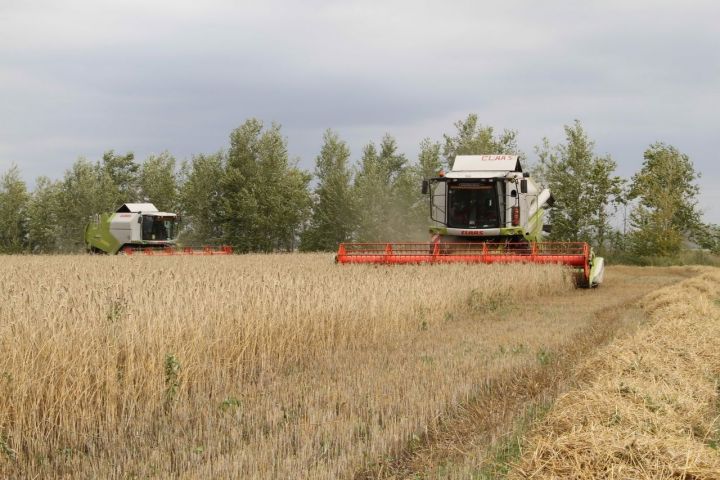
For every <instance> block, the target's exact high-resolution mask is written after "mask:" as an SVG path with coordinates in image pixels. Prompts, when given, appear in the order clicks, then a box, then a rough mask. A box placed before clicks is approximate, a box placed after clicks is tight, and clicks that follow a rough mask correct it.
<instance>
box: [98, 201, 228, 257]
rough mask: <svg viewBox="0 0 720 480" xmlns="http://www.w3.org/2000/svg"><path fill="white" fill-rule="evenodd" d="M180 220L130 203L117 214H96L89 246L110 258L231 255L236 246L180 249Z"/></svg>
mask: <svg viewBox="0 0 720 480" xmlns="http://www.w3.org/2000/svg"><path fill="white" fill-rule="evenodd" d="M179 230H180V229H179V218H178V216H177V214H175V213H167V212H160V211H158V209H157V208H155V205H153V204H152V203H126V204H124V205H123V206H122V207H120V208H118V210H117V212H115V213H104V214H102V215H96V216H95V218H94V219H93V221H92V222H91V223H89V224H87V226H86V227H85V245H86V246H87V249H88V251H90V252H92V253H107V254H110V255H115V254H125V255H133V254H135V253H140V254H144V255H229V254H231V253H232V247H228V246H222V247H200V248H194V247H183V248H178V246H177V243H176V239H177V234H178V233H179Z"/></svg>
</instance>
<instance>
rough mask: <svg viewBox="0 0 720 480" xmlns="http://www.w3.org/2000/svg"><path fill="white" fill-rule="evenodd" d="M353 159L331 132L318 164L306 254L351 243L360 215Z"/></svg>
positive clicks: (305, 237) (304, 238)
mask: <svg viewBox="0 0 720 480" xmlns="http://www.w3.org/2000/svg"><path fill="white" fill-rule="evenodd" d="M349 159H350V149H349V148H348V146H347V144H346V143H345V142H344V141H342V140H341V139H340V137H339V136H338V134H337V133H335V132H333V131H332V130H327V131H326V132H325V134H324V135H323V146H322V148H321V150H320V155H318V156H317V158H316V160H315V176H316V177H317V179H318V185H317V187H316V188H315V195H314V201H313V209H312V217H311V219H310V224H309V225H308V227H307V228H306V229H305V231H304V232H303V234H302V242H301V244H300V248H301V249H302V250H305V251H314V250H326V251H327V250H335V249H336V248H337V245H338V244H339V243H341V242H346V241H348V240H350V239H351V237H352V234H353V232H354V230H355V225H356V222H357V220H356V217H357V214H356V208H355V201H354V199H353V195H352V183H351V182H352V173H351V172H350V168H349V165H348V162H349Z"/></svg>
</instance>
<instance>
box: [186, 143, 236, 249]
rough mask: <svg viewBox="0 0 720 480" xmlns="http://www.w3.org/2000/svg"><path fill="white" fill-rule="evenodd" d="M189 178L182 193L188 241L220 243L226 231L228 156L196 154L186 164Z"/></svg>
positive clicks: (193, 242) (191, 242)
mask: <svg viewBox="0 0 720 480" xmlns="http://www.w3.org/2000/svg"><path fill="white" fill-rule="evenodd" d="M182 174H183V177H184V178H185V181H184V182H183V183H182V185H181V187H180V190H179V192H178V201H179V205H180V212H181V213H182V214H183V216H182V224H183V230H182V235H181V240H182V241H183V242H184V243H187V244H218V243H221V242H222V240H223V236H224V231H223V221H224V217H225V215H224V212H223V209H222V208H223V201H222V196H223V191H222V184H223V181H224V180H223V178H224V176H225V155H224V154H223V153H222V152H218V153H214V154H212V155H196V156H194V157H193V158H192V160H191V161H190V162H189V163H184V164H183V166H182Z"/></svg>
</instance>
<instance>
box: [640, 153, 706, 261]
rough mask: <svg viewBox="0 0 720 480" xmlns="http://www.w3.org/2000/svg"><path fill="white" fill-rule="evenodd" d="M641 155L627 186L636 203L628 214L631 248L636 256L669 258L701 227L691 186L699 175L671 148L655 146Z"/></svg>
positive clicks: (696, 191)
mask: <svg viewBox="0 0 720 480" xmlns="http://www.w3.org/2000/svg"><path fill="white" fill-rule="evenodd" d="M643 156H644V159H645V160H644V162H643V165H642V168H641V169H640V171H639V172H638V173H636V174H635V175H634V176H633V178H632V183H631V186H630V199H632V200H637V202H638V203H637V206H636V208H635V209H634V210H633V211H632V213H631V214H630V222H631V225H632V227H633V232H632V233H631V235H630V241H631V245H632V249H633V252H634V253H636V254H638V255H657V256H672V255H675V254H677V253H679V252H680V249H681V247H682V242H683V239H685V238H690V237H693V236H694V234H695V232H697V231H698V230H699V229H700V227H701V225H702V223H701V219H700V212H699V211H698V209H697V195H698V193H699V191H700V190H699V187H698V186H697V185H696V184H695V181H696V180H697V179H698V178H699V177H700V176H699V174H697V173H696V172H695V168H694V166H693V164H692V162H691V161H690V158H689V157H688V156H687V155H685V154H683V153H681V152H680V151H679V150H678V149H677V148H675V147H673V146H671V145H666V144H664V143H661V142H658V143H655V144H653V145H651V146H650V147H649V148H648V149H647V150H645V153H644V155H643Z"/></svg>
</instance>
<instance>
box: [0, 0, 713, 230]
mask: <svg viewBox="0 0 720 480" xmlns="http://www.w3.org/2000/svg"><path fill="white" fill-rule="evenodd" d="M719 23H720V3H719V2H717V1H687V0H686V1H682V2H680V1H672V2H671V1H657V0H656V1H630V0H626V1H608V0H605V1H577V0H576V1H543V2H539V1H530V0H528V1H499V0H498V1H494V2H480V1H477V0H474V1H451V0H447V1H443V2H440V1H418V0H415V1H409V0H402V1H392V0H386V1H368V0H363V1H359V0H358V1H355V0H352V1H334V2H331V1H321V0H311V1H304V2H293V1H290V0H266V1H262V2H260V1H221V0H206V1H197V0H172V1H170V0H163V1H153V0H116V1H112V2H110V1H98V0H59V1H58V0H55V1H33V0H0V172H4V171H6V170H7V168H9V166H10V165H11V164H13V163H14V164H17V165H18V166H19V167H20V169H21V172H22V174H23V177H24V178H25V179H26V180H27V181H28V183H29V184H30V185H33V184H34V178H35V177H37V176H39V175H47V176H50V177H51V178H60V177H61V176H62V174H63V172H64V171H65V169H67V168H68V167H70V166H71V165H72V163H73V162H74V161H75V160H76V159H77V158H78V157H81V156H83V157H86V158H88V159H91V160H96V159H99V158H100V156H101V154H102V152H103V151H105V150H108V149H114V150H116V151H118V152H120V153H125V152H127V151H132V152H135V154H136V156H137V158H138V159H139V160H143V159H144V158H146V157H147V155H149V154H151V153H159V152H161V151H163V150H169V151H170V152H171V153H173V154H174V155H175V156H176V157H177V158H178V159H179V160H182V159H186V158H189V157H190V156H191V155H192V154H196V153H209V152H213V151H217V150H219V149H221V148H225V147H226V145H227V138H228V134H229V133H230V131H231V130H232V129H233V128H235V127H237V126H239V125H240V124H241V123H242V122H243V121H244V120H245V119H247V118H249V117H257V118H259V119H261V120H263V121H265V122H267V123H269V122H271V121H276V122H278V123H280V124H281V125H282V127H283V132H284V134H285V135H286V136H287V138H288V142H289V149H290V153H291V155H292V156H293V157H297V158H299V159H300V165H301V166H302V167H304V168H307V169H312V167H313V164H314V158H315V156H316V155H317V153H318V151H319V149H320V145H321V140H322V132H323V130H325V129H326V128H333V129H335V130H336V131H338V132H339V134H340V136H341V137H342V138H343V139H345V140H346V141H347V142H348V143H349V145H350V147H351V149H352V152H353V158H354V159H357V158H359V156H360V153H361V148H362V146H363V145H364V144H366V143H367V142H369V141H378V140H379V139H380V138H381V137H382V135H383V134H384V133H386V132H387V133H390V134H391V135H393V136H395V137H396V138H397V139H398V143H399V145H400V147H401V149H402V151H403V152H405V153H406V154H407V155H408V157H410V158H412V159H414V157H415V156H416V154H417V150H418V146H417V145H418V144H419V142H420V141H421V140H422V139H423V138H424V137H430V138H433V139H437V140H439V139H441V138H442V134H443V133H446V132H447V133H450V132H452V131H453V123H454V122H455V121H457V120H459V119H461V118H465V117H466V116H467V114H468V113H471V112H475V113H477V114H478V115H479V118H480V121H481V122H482V123H483V124H486V125H492V126H494V127H495V128H497V129H498V130H502V129H504V128H510V129H515V130H517V131H518V132H519V141H520V147H521V148H522V150H523V151H524V152H525V153H526V154H528V156H529V157H530V158H533V157H534V154H533V148H534V146H535V145H537V144H539V143H540V142H541V140H542V138H543V137H545V136H547V137H548V138H549V139H550V140H551V142H553V143H556V142H559V141H562V140H563V125H565V124H569V123H571V122H572V121H573V120H574V119H579V120H581V121H582V122H583V124H584V126H585V128H586V130H587V131H588V133H589V134H590V136H591V137H592V138H593V139H595V140H596V151H597V153H599V154H606V153H608V154H610V155H612V156H613V158H614V159H615V160H616V161H617V162H618V165H619V167H618V172H619V173H620V174H621V175H623V176H630V175H632V173H634V172H635V171H636V170H637V169H638V168H639V167H640V165H641V163H642V152H643V151H644V150H645V148H647V146H648V145H649V144H651V143H653V142H655V141H664V142H667V143H670V144H673V145H675V146H677V147H678V148H679V149H680V150H681V151H683V152H685V153H687V154H688V155H690V157H691V159H692V160H693V162H694V164H695V167H696V169H697V170H699V171H701V172H702V174H703V178H702V180H701V187H702V197H701V207H702V208H703V210H704V211H705V218H706V220H708V221H713V222H720V188H718V184H719V183H720V165H718V163H717V162H716V161H715V158H716V152H717V150H718V147H717V146H716V145H715V144H716V141H715V140H716V139H717V137H718V133H720V132H718V130H719V128H718V127H720V121H719V120H718V119H719V118H720V113H718V112H719V111H720V87H719V86H720V53H718V47H719V46H720V27H718V24H719ZM487 153H492V152H487Z"/></svg>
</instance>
